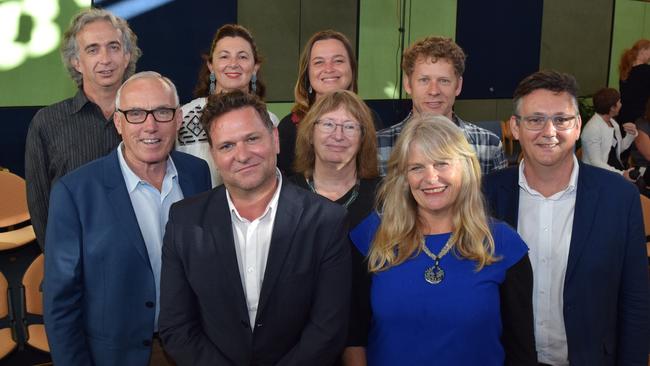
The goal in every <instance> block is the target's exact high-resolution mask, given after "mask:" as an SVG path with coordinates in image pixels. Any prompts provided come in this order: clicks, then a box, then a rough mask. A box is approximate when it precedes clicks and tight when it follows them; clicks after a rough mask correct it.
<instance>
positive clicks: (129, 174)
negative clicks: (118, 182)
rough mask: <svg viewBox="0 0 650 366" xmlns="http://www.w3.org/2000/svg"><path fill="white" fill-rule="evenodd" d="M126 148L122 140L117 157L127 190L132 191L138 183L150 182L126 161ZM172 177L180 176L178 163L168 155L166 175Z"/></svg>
mask: <svg viewBox="0 0 650 366" xmlns="http://www.w3.org/2000/svg"><path fill="white" fill-rule="evenodd" d="M123 148H124V142H120V145H119V146H118V147H117V159H118V160H119V162H120V168H121V169H122V176H124V182H125V183H126V190H127V191H128V192H129V193H131V192H133V191H134V190H135V189H136V188H137V186H138V184H140V183H143V184H149V183H148V182H146V181H145V180H143V179H142V178H140V177H138V175H137V174H135V173H134V172H133V170H131V167H129V165H128V164H127V163H126V160H125V159H124V152H123V151H122V149H123ZM168 176H169V177H171V178H172V179H176V178H177V177H178V171H177V170H176V165H174V161H173V160H172V157H171V156H167V165H166V171H165V177H168Z"/></svg>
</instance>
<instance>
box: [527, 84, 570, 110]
mask: <svg viewBox="0 0 650 366" xmlns="http://www.w3.org/2000/svg"><path fill="white" fill-rule="evenodd" d="M521 108H522V109H523V110H526V111H528V112H531V113H532V112H536V110H537V109H555V110H558V111H559V112H566V111H571V112H576V111H575V104H574V97H573V96H572V95H571V94H569V93H568V92H566V91H559V92H557V91H552V90H548V89H536V90H534V91H532V92H531V93H529V94H527V95H525V96H524V97H522V98H521Z"/></svg>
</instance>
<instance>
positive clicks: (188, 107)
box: [181, 97, 206, 115]
mask: <svg viewBox="0 0 650 366" xmlns="http://www.w3.org/2000/svg"><path fill="white" fill-rule="evenodd" d="M205 103H206V98H205V97H201V98H196V99H194V100H192V101H190V102H188V103H185V104H183V106H182V107H181V110H182V111H183V115H186V114H188V113H189V112H192V111H194V112H198V111H200V110H201V109H203V107H205Z"/></svg>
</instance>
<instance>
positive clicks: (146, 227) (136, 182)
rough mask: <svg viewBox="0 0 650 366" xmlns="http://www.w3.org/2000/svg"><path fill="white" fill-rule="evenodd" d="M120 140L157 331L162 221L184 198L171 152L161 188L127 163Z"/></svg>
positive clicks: (122, 160) (123, 164) (119, 151)
mask: <svg viewBox="0 0 650 366" xmlns="http://www.w3.org/2000/svg"><path fill="white" fill-rule="evenodd" d="M123 146H124V143H121V144H120V146H119V147H118V148H117V156H118V159H119V161H120V168H121V170H122V176H123V177H124V182H125V183H126V190H127V191H128V192H129V198H130V199H131V205H132V206H133V210H134V211H135V217H136V218H137V220H138V226H139V227H140V232H141V233H142V238H143V239H144V244H145V245H146V247H147V254H148V255H149V263H151V270H152V272H153V277H154V280H155V282H156V319H155V323H154V330H153V331H154V332H157V331H158V313H159V312H160V304H159V303H160V267H161V262H162V243H163V234H164V233H165V225H167V219H168V218H169V208H170V207H171V205H172V204H173V203H174V202H176V201H179V200H181V199H183V191H182V190H181V186H180V184H179V183H178V172H177V171H176V166H175V165H174V161H173V160H172V158H171V156H170V157H168V158H167V170H166V171H165V177H164V178H163V184H162V189H161V190H160V191H158V189H156V187H154V186H152V185H151V184H149V183H147V182H146V181H144V180H142V179H140V177H138V176H137V175H136V174H135V173H134V172H133V170H131V168H129V166H128V165H127V164H126V160H124V155H123V152H122V148H123Z"/></svg>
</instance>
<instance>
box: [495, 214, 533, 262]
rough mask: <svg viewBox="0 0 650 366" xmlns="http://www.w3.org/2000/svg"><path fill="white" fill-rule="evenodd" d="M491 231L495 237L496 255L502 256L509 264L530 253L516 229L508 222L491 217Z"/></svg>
mask: <svg viewBox="0 0 650 366" xmlns="http://www.w3.org/2000/svg"><path fill="white" fill-rule="evenodd" d="M490 231H491V232H492V237H493V238H494V252H495V255H497V256H500V257H502V259H501V260H502V261H503V262H504V263H505V264H506V265H507V266H508V267H510V266H512V265H513V264H515V263H517V262H518V261H519V260H520V259H521V258H522V257H523V256H524V255H525V254H527V253H528V246H527V245H526V243H524V241H523V240H522V239H521V237H520V236H519V234H518V233H517V231H516V230H515V229H513V228H512V227H511V226H510V225H508V224H507V223H505V222H503V221H500V220H497V219H491V221H490Z"/></svg>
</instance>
